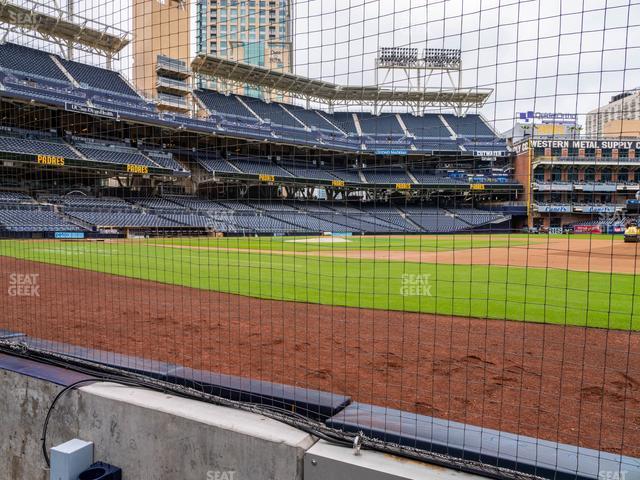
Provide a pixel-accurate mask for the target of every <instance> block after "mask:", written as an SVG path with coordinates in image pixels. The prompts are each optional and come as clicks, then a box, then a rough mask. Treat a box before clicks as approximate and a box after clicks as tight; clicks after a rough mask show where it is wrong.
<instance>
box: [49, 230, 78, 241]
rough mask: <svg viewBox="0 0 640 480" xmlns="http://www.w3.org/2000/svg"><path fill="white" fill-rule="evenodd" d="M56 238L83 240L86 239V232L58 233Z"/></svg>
mask: <svg viewBox="0 0 640 480" xmlns="http://www.w3.org/2000/svg"><path fill="white" fill-rule="evenodd" d="M55 238H57V239H64V240H68V239H73V240H81V239H83V238H84V232H56V233H55Z"/></svg>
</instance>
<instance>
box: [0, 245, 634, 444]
mask: <svg viewBox="0 0 640 480" xmlns="http://www.w3.org/2000/svg"><path fill="white" fill-rule="evenodd" d="M401 253H402V252H401ZM474 256H475V254H474ZM491 262H492V263H494V262H495V258H494V257H492V258H491ZM12 273H23V274H37V275H38V277H37V281H38V286H39V290H38V295H39V296H37V297H33V296H28V297H26V296H25V297H23V296H11V295H2V296H0V298H2V300H1V301H0V308H1V310H2V317H1V320H0V328H6V329H10V330H14V331H20V332H24V333H26V334H28V335H32V336H36V337H40V338H45V339H49V340H55V341H60V342H66V343H70V344H75V345H82V346H87V347H93V348H98V349H104V350H109V351H114V352H119V353H124V354H128V355H135V356H139V357H144V358H153V359H158V360H163V361H169V362H175V363H178V364H183V365H187V366H191V367H194V368H198V369H205V370H212V371H217V372H223V373H227V374H232V375H239V376H243V377H251V378H260V379H264V380H270V381H275V382H281V383H286V384H291V385H296V386H300V387H309V388H316V389H321V390H326V391H331V392H335V393H340V394H347V395H350V396H352V397H353V398H354V399H355V400H357V401H360V402H365V403H372V404H376V405H386V406H389V407H394V408H400V409H403V410H409V411H414V412H418V413H422V414H427V415H434V416H437V417H442V418H449V419H452V420H457V421H462V422H467V423H470V424H474V425H481V426H484V427H490V428H497V429H502V430H506V431H510V432H514V433H520V434H525V435H531V436H537V437H540V438H543V439H548V440H559V441H561V442H567V443H572V444H578V445H580V446H584V447H590V448H597V449H604V450H608V451H611V452H616V453H623V454H626V455H631V456H640V334H638V333H633V332H624V331H611V330H600V329H589V328H580V327H564V326H558V325H543V324H534V323H520V322H511V321H498V320H482V319H471V318H461V317H452V316H442V315H428V314H413V313H403V312H389V311H382V310H367V309H358V308H345V307H335V306H324V305H315V304H306V303H296V302H281V301H271V300H260V299H256V298H249V297H244V296H239V295H230V294H224V293H218V292H211V291H204V290H197V289H191V288H186V287H180V286H174V285H165V284H160V283H154V282H149V281H142V280H135V279H131V278H126V277H119V276H114V275H107V274H102V273H95V272H90V271H86V270H76V269H72V268H66V267H60V266H54V265H48V264H43V263H37V262H30V261H24V260H17V259H13V258H6V257H2V258H0V278H1V279H2V281H3V282H4V285H2V288H8V286H9V278H10V274H12Z"/></svg>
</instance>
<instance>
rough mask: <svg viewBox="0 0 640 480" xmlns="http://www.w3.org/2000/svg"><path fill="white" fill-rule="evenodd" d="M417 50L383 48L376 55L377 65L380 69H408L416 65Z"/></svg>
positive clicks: (417, 59)
mask: <svg viewBox="0 0 640 480" xmlns="http://www.w3.org/2000/svg"><path fill="white" fill-rule="evenodd" d="M418 61H419V58H418V49H417V48H410V47H383V48H381V49H380V53H379V55H378V65H379V66H380V67H382V68H393V67H401V68H408V67H409V68H410V67H413V66H415V65H416V64H417V62H418Z"/></svg>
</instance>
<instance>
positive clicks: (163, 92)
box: [133, 0, 191, 111]
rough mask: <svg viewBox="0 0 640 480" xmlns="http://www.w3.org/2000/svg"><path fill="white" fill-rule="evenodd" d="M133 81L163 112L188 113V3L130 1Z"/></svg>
mask: <svg viewBox="0 0 640 480" xmlns="http://www.w3.org/2000/svg"><path fill="white" fill-rule="evenodd" d="M133 13H134V15H133V32H134V41H133V81H134V84H135V85H136V87H137V88H138V90H139V91H141V92H143V93H144V94H145V95H146V96H147V97H148V98H150V99H153V100H155V101H156V102H157V104H158V107H159V108H161V109H165V110H175V111H189V110H190V92H191V79H190V77H191V69H190V68H189V65H190V63H191V52H190V49H191V44H190V28H189V27H190V25H189V3H188V2H184V1H180V0H168V1H162V0H134V2H133Z"/></svg>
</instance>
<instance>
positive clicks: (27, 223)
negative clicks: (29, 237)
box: [0, 206, 82, 232]
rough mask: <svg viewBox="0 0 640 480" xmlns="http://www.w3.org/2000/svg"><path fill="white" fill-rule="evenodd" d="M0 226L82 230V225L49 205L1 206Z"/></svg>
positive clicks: (22, 229)
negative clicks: (58, 212)
mask: <svg viewBox="0 0 640 480" xmlns="http://www.w3.org/2000/svg"><path fill="white" fill-rule="evenodd" d="M0 228H1V229H3V230H6V231H10V232H57V231H80V230H82V228H81V227H79V226H78V225H76V224H74V223H71V222H70V221H67V220H65V219H64V218H63V217H62V216H61V215H59V214H57V213H56V212H55V211H54V210H52V209H51V208H47V207H37V206H33V207H25V206H13V207H11V206H6V207H3V208H0Z"/></svg>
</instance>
